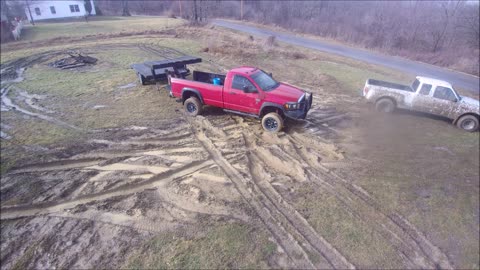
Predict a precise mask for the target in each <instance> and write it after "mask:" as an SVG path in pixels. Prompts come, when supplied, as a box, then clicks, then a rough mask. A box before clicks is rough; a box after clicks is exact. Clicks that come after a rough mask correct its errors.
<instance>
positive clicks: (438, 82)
mask: <svg viewBox="0 0 480 270" xmlns="http://www.w3.org/2000/svg"><path fill="white" fill-rule="evenodd" d="M417 80H419V81H420V82H422V83H428V84H432V85H438V86H443V87H448V88H453V87H452V85H451V84H450V83H448V82H446V81H442V80H437V79H433V78H428V77H422V76H417Z"/></svg>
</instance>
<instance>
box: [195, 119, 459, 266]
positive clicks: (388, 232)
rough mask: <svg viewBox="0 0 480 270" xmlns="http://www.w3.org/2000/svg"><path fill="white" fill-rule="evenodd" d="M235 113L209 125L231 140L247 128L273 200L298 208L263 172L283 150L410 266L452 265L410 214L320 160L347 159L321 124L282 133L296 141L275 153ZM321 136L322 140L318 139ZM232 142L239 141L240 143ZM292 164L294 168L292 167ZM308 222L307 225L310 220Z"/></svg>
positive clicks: (257, 177) (253, 168)
mask: <svg viewBox="0 0 480 270" xmlns="http://www.w3.org/2000/svg"><path fill="white" fill-rule="evenodd" d="M345 116H346V115H344V114H342V115H339V116H335V115H333V116H332V115H330V116H329V115H327V114H326V115H323V117H324V118H325V119H326V120H322V119H314V120H311V121H309V122H307V125H308V126H310V125H313V124H314V123H324V122H328V121H332V120H337V119H341V118H344V117H345ZM232 119H233V120H234V123H225V122H228V121H225V119H223V123H218V125H216V124H217V123H215V122H216V119H215V118H214V119H213V120H212V121H213V123H214V124H210V125H211V126H214V127H217V128H218V129H220V130H222V131H223V132H224V133H226V134H227V136H226V140H229V141H232V140H237V138H238V136H237V135H238V133H241V134H243V136H244V141H245V142H246V143H247V148H248V151H247V154H246V156H247V159H248V163H249V164H250V168H249V172H250V175H251V176H252V178H253V181H254V182H256V184H257V186H256V187H258V188H259V189H258V190H257V191H258V192H263V194H264V195H265V196H266V197H268V198H269V199H270V200H271V202H272V203H273V204H275V203H276V202H277V209H279V210H280V209H282V210H284V211H290V213H295V212H296V211H292V210H295V209H293V207H292V208H289V206H288V203H286V202H285V200H284V199H283V198H282V196H281V195H280V194H279V193H278V192H276V190H275V188H274V187H273V186H272V185H271V184H270V183H269V182H268V181H267V180H265V179H264V178H265V177H267V178H268V174H263V173H260V174H259V173H258V171H261V170H263V168H262V167H265V166H266V164H270V163H272V162H269V161H270V159H271V156H273V155H274V154H275V155H278V154H281V156H282V157H284V158H286V159H287V160H288V162H287V163H289V164H292V165H295V164H300V163H299V161H300V160H302V161H304V162H305V164H308V166H304V167H303V170H304V171H305V173H306V175H307V179H308V180H309V181H312V182H313V183H315V184H316V185H317V186H319V187H320V188H322V189H324V190H326V191H327V192H329V193H331V194H333V195H334V196H335V197H336V198H337V199H338V200H339V201H340V202H341V203H342V205H343V206H344V207H345V208H346V209H347V212H349V213H350V214H351V215H352V216H354V217H355V218H357V219H359V220H360V221H361V222H362V223H363V224H366V225H367V226H371V227H373V229H374V231H376V232H377V233H379V235H380V236H381V237H383V238H384V239H386V240H387V241H388V242H389V243H391V244H392V246H393V247H394V248H395V250H396V251H397V252H398V254H399V256H401V257H402V258H403V259H404V262H405V263H406V266H407V267H409V268H442V269H451V268H452V265H451V263H450V262H449V260H448V257H447V256H446V255H445V254H444V253H442V251H441V250H440V249H439V248H438V247H436V246H435V245H433V244H432V243H430V242H429V241H428V239H427V238H426V237H425V236H424V235H423V234H422V233H421V232H420V231H418V229H416V228H415V227H414V226H413V225H412V224H410V223H409V222H408V221H407V220H406V219H405V218H403V217H401V216H400V215H398V214H396V213H390V212H389V211H387V210H386V209H383V208H382V207H381V206H380V205H378V203H376V202H375V200H374V199H373V198H372V197H370V195H369V194H368V193H367V192H366V191H365V190H363V189H362V188H360V187H359V186H357V185H355V184H353V183H351V182H349V181H348V180H346V179H343V178H342V177H340V176H339V175H337V174H335V173H334V172H332V171H331V170H329V169H328V168H326V167H325V166H323V165H322V163H321V162H320V160H322V159H324V158H325V156H326V155H328V156H329V158H333V159H334V160H337V159H338V160H342V159H343V155H341V154H340V155H338V154H336V153H333V152H336V150H335V147H332V148H331V149H328V145H333V144H332V143H331V142H329V140H327V139H323V138H321V137H318V133H319V132H318V129H314V130H308V131H307V134H306V135H308V136H314V140H312V138H310V137H308V136H306V135H304V134H302V133H298V132H295V131H292V132H291V133H292V134H284V135H282V139H284V138H286V140H287V141H288V144H290V145H293V147H291V148H289V149H285V147H278V146H277V145H275V143H273V145H272V147H274V148H275V149H277V150H278V149H279V148H280V149H281V150H283V152H281V153H272V152H269V150H267V149H265V148H264V147H262V146H259V145H256V144H253V145H252V142H254V140H255V139H260V140H262V139H263V138H260V137H258V136H257V135H255V132H254V131H252V124H256V123H246V122H244V120H243V119H242V118H238V117H230V118H229V119H228V120H229V121H230V120H232ZM239 119H241V120H239ZM204 121H205V120H203V119H202V120H201V121H200V122H204ZM230 122H232V121H230ZM235 127H236V128H235ZM322 128H323V127H322ZM209 129H210V128H207V129H205V130H206V131H207V132H208V130H209ZM325 129H329V127H325ZM239 130H240V131H239ZM216 133H218V132H216ZM212 135H214V134H212ZM222 137H223V136H222ZM279 137H280V135H279ZM224 138H225V137H224ZM317 138H318V142H317V140H316V139H317ZM214 140H216V141H218V142H221V141H222V139H219V138H218V136H214ZM218 142H215V144H217V145H224V144H225V143H218ZM248 144H250V146H248ZM230 145H235V143H232V144H230ZM326 147H327V149H326ZM290 149H293V152H292V151H288V150H290ZM328 152H332V154H329V153H328ZM268 154H269V155H268ZM252 160H254V161H255V162H253V161H252ZM259 164H261V165H259ZM290 167H291V166H290ZM294 167H295V166H294ZM273 169H274V170H276V171H278V170H279V169H280V168H279V166H273ZM285 170H286V169H285V168H282V170H280V171H285ZM288 170H291V168H290V169H288ZM284 173H285V172H284ZM287 175H288V173H287ZM299 215H300V214H299ZM292 217H294V218H292V220H293V221H296V222H298V219H299V218H300V220H301V219H303V217H302V216H301V215H300V216H295V214H292ZM305 222H306V224H305V223H304V225H308V222H307V221H306V220H305ZM297 228H299V227H297ZM300 228H301V227H300ZM306 228H308V226H307V227H306ZM312 229H313V228H312Z"/></svg>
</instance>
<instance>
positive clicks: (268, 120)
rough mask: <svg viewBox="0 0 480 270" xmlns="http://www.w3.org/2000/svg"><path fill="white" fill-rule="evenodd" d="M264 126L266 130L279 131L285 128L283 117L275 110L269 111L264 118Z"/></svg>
mask: <svg viewBox="0 0 480 270" xmlns="http://www.w3.org/2000/svg"><path fill="white" fill-rule="evenodd" d="M262 127H263V129H264V130H265V131H268V132H271V133H277V132H279V131H280V130H282V128H283V118H282V117H281V116H280V115H279V114H278V113H275V112H271V113H267V114H266V115H265V116H264V117H263V118H262Z"/></svg>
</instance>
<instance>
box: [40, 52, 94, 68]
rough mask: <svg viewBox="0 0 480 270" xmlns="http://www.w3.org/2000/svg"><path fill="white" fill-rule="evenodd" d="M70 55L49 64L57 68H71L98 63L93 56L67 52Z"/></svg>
mask: <svg viewBox="0 0 480 270" xmlns="http://www.w3.org/2000/svg"><path fill="white" fill-rule="evenodd" d="M67 54H68V55H69V56H70V57H66V58H62V59H59V60H57V61H54V62H52V63H49V64H48V65H49V66H51V67H55V68H60V69H71V68H78V67H83V66H86V65H94V64H95V63H97V60H98V59H97V58H95V57H91V56H84V55H81V54H80V53H75V52H67Z"/></svg>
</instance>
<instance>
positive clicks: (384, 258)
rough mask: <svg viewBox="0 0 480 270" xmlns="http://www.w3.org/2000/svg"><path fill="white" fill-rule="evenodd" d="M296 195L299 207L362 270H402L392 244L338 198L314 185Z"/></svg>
mask: <svg viewBox="0 0 480 270" xmlns="http://www.w3.org/2000/svg"><path fill="white" fill-rule="evenodd" d="M296 193H297V194H301V196H298V197H297V198H296V199H295V202H294V205H295V208H296V209H298V210H299V212H301V213H304V215H306V218H307V220H308V222H309V223H310V224H311V225H312V226H313V228H314V229H315V230H316V231H317V232H319V233H320V235H322V236H323V237H324V238H325V240H326V241H327V242H329V243H332V244H334V246H335V247H337V248H338V249H339V250H340V252H341V253H342V254H343V255H344V256H345V257H346V258H347V259H348V260H349V261H350V262H352V263H354V264H355V265H356V266H357V267H358V268H372V267H375V268H380V269H382V268H383V269H385V268H393V269H400V268H402V266H403V264H402V261H401V260H400V258H398V256H397V255H396V252H397V251H396V250H395V249H394V248H393V247H392V246H391V244H390V243H389V242H388V241H387V240H386V239H385V238H383V237H382V236H381V235H380V234H379V233H377V232H376V231H375V230H374V229H373V228H372V227H371V226H370V225H369V224H368V222H364V221H362V220H360V219H359V218H358V217H355V216H352V215H351V213H349V212H348V211H347V210H346V208H345V207H344V205H343V204H342V203H341V202H340V201H339V200H338V199H337V198H336V197H335V196H333V195H332V194H330V193H327V192H326V191H324V190H322V189H319V188H318V187H316V186H313V185H312V184H305V185H303V186H302V187H300V188H299V189H298V190H297V191H296ZM366 247H368V248H366Z"/></svg>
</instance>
